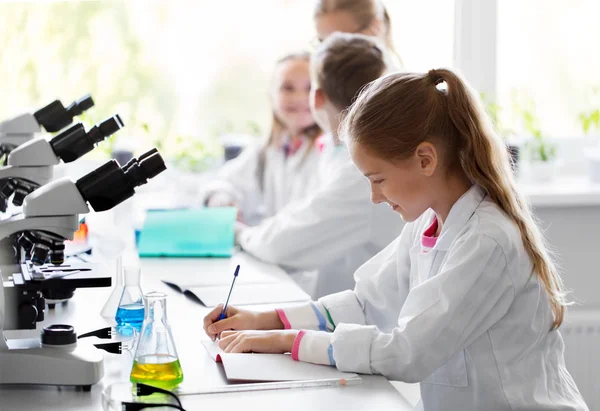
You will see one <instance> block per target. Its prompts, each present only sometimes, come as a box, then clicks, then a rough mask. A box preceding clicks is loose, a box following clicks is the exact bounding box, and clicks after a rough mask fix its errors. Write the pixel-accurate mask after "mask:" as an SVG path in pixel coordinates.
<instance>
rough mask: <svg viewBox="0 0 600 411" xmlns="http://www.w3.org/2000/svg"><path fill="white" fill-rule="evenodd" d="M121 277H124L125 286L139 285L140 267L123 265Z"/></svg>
mask: <svg viewBox="0 0 600 411" xmlns="http://www.w3.org/2000/svg"><path fill="white" fill-rule="evenodd" d="M123 277H124V279H125V287H139V286H140V267H137V266H125V267H123Z"/></svg>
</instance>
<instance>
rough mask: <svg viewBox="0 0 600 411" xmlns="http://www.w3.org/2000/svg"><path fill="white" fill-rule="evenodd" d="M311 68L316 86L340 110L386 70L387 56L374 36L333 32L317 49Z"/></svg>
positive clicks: (348, 104)
mask: <svg viewBox="0 0 600 411" xmlns="http://www.w3.org/2000/svg"><path fill="white" fill-rule="evenodd" d="M311 69H312V72H313V73H312V74H313V78H315V80H316V82H317V86H318V87H319V88H320V89H322V90H323V92H324V93H325V94H326V95H327V98H328V99H329V100H330V101H331V103H333V105H334V106H336V108H338V109H339V110H340V111H341V110H344V109H346V108H347V107H349V106H350V105H351V104H352V103H353V102H354V99H355V98H356V97H357V95H358V93H359V92H360V90H361V89H362V88H363V87H364V86H365V85H367V84H368V83H370V82H371V81H373V80H376V79H377V78H379V77H380V76H381V75H382V74H383V73H384V72H385V70H386V64H385V55H384V51H383V49H382V47H380V46H378V44H377V40H375V39H374V38H373V37H369V36H365V35H362V34H349V33H334V34H332V35H331V36H329V37H328V38H327V39H326V40H325V41H324V42H323V43H322V44H321V45H320V46H319V48H318V49H317V51H315V54H314V55H313V58H312V62H311Z"/></svg>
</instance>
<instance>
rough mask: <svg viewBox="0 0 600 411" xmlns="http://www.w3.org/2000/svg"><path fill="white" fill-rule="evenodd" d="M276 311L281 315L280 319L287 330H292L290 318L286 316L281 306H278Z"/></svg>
mask: <svg viewBox="0 0 600 411" xmlns="http://www.w3.org/2000/svg"><path fill="white" fill-rule="evenodd" d="M275 312H276V313H277V315H278V316H279V319H280V320H281V322H282V323H283V328H284V329H286V330H290V329H291V328H292V325H291V324H290V322H289V320H288V319H287V317H286V316H285V313H284V312H283V310H282V309H281V308H277V309H276V310H275Z"/></svg>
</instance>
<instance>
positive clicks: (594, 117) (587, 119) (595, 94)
mask: <svg viewBox="0 0 600 411" xmlns="http://www.w3.org/2000/svg"><path fill="white" fill-rule="evenodd" d="M592 99H593V100H594V101H595V102H596V103H597V102H598V100H600V87H595V88H593V89H592ZM579 123H580V124H581V128H582V130H583V134H585V135H588V134H589V133H590V132H592V131H600V108H598V107H596V108H595V109H591V110H589V111H586V112H582V113H580V114H579Z"/></svg>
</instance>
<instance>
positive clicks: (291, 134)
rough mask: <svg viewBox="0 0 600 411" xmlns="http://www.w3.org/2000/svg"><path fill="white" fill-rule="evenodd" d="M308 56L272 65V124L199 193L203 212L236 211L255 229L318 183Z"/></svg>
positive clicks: (297, 55) (316, 132)
mask: <svg viewBox="0 0 600 411" xmlns="http://www.w3.org/2000/svg"><path fill="white" fill-rule="evenodd" d="M309 61H310V55H309V54H308V53H295V54H290V55H287V56H285V57H284V58H282V59H281V60H279V61H278V62H277V65H276V67H275V72H274V74H273V79H272V84H271V90H270V97H271V103H272V105H273V122H272V127H271V132H270V134H269V137H268V140H267V141H266V143H260V144H255V145H251V146H249V147H247V148H246V149H244V151H243V152H242V153H241V154H240V156H239V157H237V158H235V159H234V160H231V161H229V162H227V163H225V165H224V166H223V167H222V169H221V170H220V171H219V172H218V174H217V178H216V180H215V181H213V182H212V183H210V184H209V186H208V187H207V188H206V189H205V192H204V194H203V201H204V204H206V205H207V206H209V207H218V206H237V207H238V208H239V210H240V217H241V220H242V221H244V222H245V223H246V224H250V225H255V224H258V223H259V222H260V221H261V220H262V219H264V218H266V217H270V216H273V215H275V214H276V213H277V212H278V211H280V210H281V209H283V208H284V207H285V206H286V205H287V204H289V203H290V202H294V201H297V200H300V199H302V198H304V197H305V196H306V195H307V194H308V193H309V192H312V191H314V190H315V188H316V187H317V186H318V184H319V176H318V173H317V165H318V162H319V150H318V149H317V147H316V144H315V140H316V139H317V138H318V137H319V136H320V135H321V134H322V132H321V129H320V128H319V126H318V125H317V124H316V123H315V120H314V119H313V116H312V114H311V112H310V107H309V93H310V70H309Z"/></svg>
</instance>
